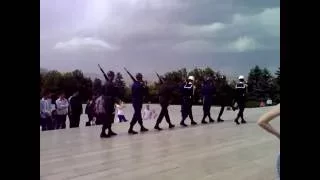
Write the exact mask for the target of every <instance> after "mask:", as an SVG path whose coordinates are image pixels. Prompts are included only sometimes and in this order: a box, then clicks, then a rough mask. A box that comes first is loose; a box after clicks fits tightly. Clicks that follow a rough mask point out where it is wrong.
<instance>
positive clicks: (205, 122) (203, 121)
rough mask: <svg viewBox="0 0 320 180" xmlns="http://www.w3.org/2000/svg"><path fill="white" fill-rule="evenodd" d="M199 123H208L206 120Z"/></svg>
mask: <svg viewBox="0 0 320 180" xmlns="http://www.w3.org/2000/svg"><path fill="white" fill-rule="evenodd" d="M191 123H192V122H191ZM201 123H202V124H208V122H207V121H206V120H204V119H203V120H202V121H201Z"/></svg>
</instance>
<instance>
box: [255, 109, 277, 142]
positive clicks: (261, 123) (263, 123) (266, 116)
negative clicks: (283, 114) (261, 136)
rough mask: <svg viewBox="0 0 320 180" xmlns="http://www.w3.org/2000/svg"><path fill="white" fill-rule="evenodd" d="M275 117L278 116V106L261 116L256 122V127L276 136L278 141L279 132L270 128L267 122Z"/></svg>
mask: <svg viewBox="0 0 320 180" xmlns="http://www.w3.org/2000/svg"><path fill="white" fill-rule="evenodd" d="M277 116H280V104H278V105H277V106H276V107H274V108H273V109H271V110H270V111H269V112H267V113H265V114H264V115H262V116H261V117H260V118H259V120H258V125H259V126H260V127H261V128H263V129H264V130H266V131H268V132H269V133H271V134H273V135H275V136H277V137H278V138H279V139H280V132H278V131H277V130H276V129H274V128H273V127H272V126H271V124H269V122H270V121H271V120H273V119H274V118H276V117H277Z"/></svg>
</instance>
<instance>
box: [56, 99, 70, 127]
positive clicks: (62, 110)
mask: <svg viewBox="0 0 320 180" xmlns="http://www.w3.org/2000/svg"><path fill="white" fill-rule="evenodd" d="M56 106H57V110H56V113H57V116H56V117H57V125H56V129H65V128H66V120H67V114H68V108H69V102H68V100H67V99H66V98H65V94H64V93H61V94H60V97H59V98H58V99H57V100H56Z"/></svg>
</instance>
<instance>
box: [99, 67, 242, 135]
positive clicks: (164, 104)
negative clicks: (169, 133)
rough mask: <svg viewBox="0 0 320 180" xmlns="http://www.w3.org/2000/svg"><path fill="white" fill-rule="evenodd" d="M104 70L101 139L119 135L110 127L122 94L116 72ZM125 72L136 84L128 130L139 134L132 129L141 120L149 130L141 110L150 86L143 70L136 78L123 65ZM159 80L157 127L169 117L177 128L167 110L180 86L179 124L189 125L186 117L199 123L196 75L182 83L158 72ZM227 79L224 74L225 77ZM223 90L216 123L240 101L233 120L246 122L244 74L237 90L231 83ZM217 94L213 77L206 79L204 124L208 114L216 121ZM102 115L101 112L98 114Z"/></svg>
mask: <svg viewBox="0 0 320 180" xmlns="http://www.w3.org/2000/svg"><path fill="white" fill-rule="evenodd" d="M99 68H100V70H101V72H102V73H103V75H104V77H105V79H106V83H105V85H104V86H103V90H102V94H101V96H100V98H103V100H104V103H103V108H104V110H103V111H102V112H103V113H100V115H98V119H99V120H100V121H101V122H102V124H103V125H102V131H101V134H100V137H101V138H109V137H111V136H115V135H117V134H116V133H115V132H113V131H112V129H111V127H112V124H113V122H114V117H115V108H114V105H115V103H116V102H118V101H119V100H120V94H119V90H118V89H117V87H116V86H115V84H114V77H115V74H114V72H113V71H109V72H108V73H107V74H106V73H105V72H104V71H103V69H102V68H101V67H100V65H99ZM124 69H125V71H126V72H127V73H128V75H129V76H130V77H131V79H132V80H133V85H132V87H131V90H132V105H133V108H134V114H133V117H132V120H131V122H130V127H129V130H128V133H129V134H137V133H138V132H136V131H134V130H133V128H134V126H135V124H136V123H137V122H138V123H139V125H140V131H141V132H146V131H148V129H147V128H145V127H144V126H143V121H142V116H141V109H142V105H143V102H144V98H145V97H147V96H148V88H147V84H146V82H145V81H143V76H142V74H141V73H137V74H136V77H134V76H133V75H132V74H131V73H130V72H129V71H128V70H127V69H126V68H124ZM157 76H158V77H159V81H160V89H159V102H160V105H161V112H160V114H159V116H158V118H157V121H156V124H155V126H154V129H156V130H159V131H160V130H162V129H161V128H160V127H159V125H160V123H161V122H162V120H163V118H165V119H166V121H167V123H168V125H169V128H170V129H171V128H174V127H175V125H174V124H172V123H171V120H170V116H169V112H168V106H169V104H170V100H171V97H172V96H173V94H172V92H174V90H176V89H177V88H178V89H179V91H180V94H181V115H182V120H181V122H180V125H181V126H183V127H186V126H187V124H185V120H186V119H187V117H189V118H190V120H191V125H196V124H197V123H196V122H195V121H194V119H193V115H192V104H193V97H194V90H195V87H194V81H195V78H194V77H193V76H189V77H188V79H187V80H186V82H184V83H183V84H182V85H181V86H179V85H177V84H175V83H174V82H172V81H171V80H170V79H164V78H161V77H160V76H159V75H158V74H157ZM223 78H224V79H225V76H223ZM220 89H221V90H222V92H221V93H220V94H221V96H220V97H221V98H222V99H223V100H222V101H221V110H220V112H219V116H218V119H217V122H223V121H224V120H222V119H221V116H222V114H223V111H224V108H225V106H227V105H231V107H232V108H233V110H235V109H236V108H235V107H234V104H235V103H237V104H238V108H239V113H238V115H237V117H236V119H235V120H234V122H235V123H236V124H237V125H239V124H240V123H239V121H238V120H239V118H241V123H246V121H245V120H244V118H243V112H244V109H245V101H246V93H247V85H246V83H245V80H244V77H243V76H239V82H238V83H237V85H236V87H235V93H231V91H233V89H232V88H230V86H228V85H227V84H226V83H224V84H222V87H221V88H220ZM215 93H216V88H215V86H214V84H213V80H212V79H211V78H210V77H208V78H206V80H205V82H204V84H203V86H202V89H201V94H202V96H203V119H202V121H201V122H202V123H203V124H207V122H206V121H205V118H206V117H209V122H214V120H213V119H212V118H211V115H210V108H211V106H212V103H213V96H214V95H215ZM230 94H234V96H233V95H232V96H230ZM98 114H99V113H98ZM106 130H108V133H106Z"/></svg>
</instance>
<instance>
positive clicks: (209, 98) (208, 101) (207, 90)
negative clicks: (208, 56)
mask: <svg viewBox="0 0 320 180" xmlns="http://www.w3.org/2000/svg"><path fill="white" fill-rule="evenodd" d="M215 92H216V88H215V86H214V85H213V84H212V82H210V80H207V81H205V83H204V84H203V86H202V89H201V94H202V97H203V118H202V121H201V122H202V123H203V124H206V123H207V122H206V121H205V119H206V117H207V116H208V117H209V121H210V122H214V120H213V119H212V118H211V114H210V109H211V106H212V103H213V95H214V94H215Z"/></svg>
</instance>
